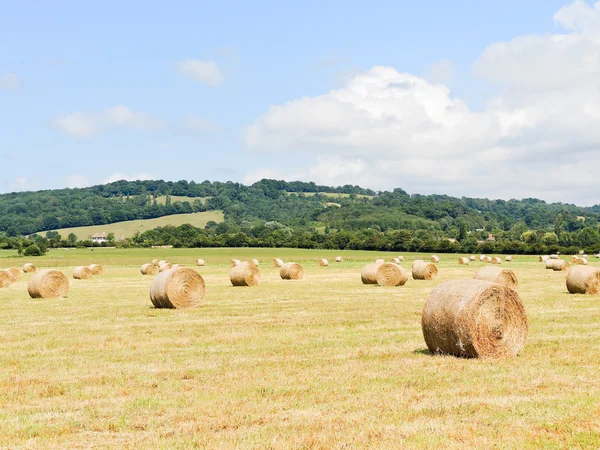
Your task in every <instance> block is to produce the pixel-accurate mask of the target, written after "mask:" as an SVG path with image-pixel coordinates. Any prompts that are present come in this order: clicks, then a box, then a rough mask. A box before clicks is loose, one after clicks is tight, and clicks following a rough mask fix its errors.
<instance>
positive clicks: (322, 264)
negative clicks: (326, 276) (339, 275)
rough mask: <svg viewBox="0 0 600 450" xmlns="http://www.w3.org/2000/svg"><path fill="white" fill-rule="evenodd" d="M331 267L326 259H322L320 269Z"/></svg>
mask: <svg viewBox="0 0 600 450" xmlns="http://www.w3.org/2000/svg"><path fill="white" fill-rule="evenodd" d="M328 265H329V261H327V260H326V259H325V258H321V259H319V266H320V267H325V266H328Z"/></svg>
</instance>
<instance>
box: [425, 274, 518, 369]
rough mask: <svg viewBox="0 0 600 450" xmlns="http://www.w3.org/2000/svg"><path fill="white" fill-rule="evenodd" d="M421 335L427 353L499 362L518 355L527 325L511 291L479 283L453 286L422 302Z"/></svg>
mask: <svg viewBox="0 0 600 450" xmlns="http://www.w3.org/2000/svg"><path fill="white" fill-rule="evenodd" d="M421 329H422V331H423V337H424V338H425V343H426V344H427V347H428V348H429V350H430V351H431V352H433V353H444V354H450V355H455V356H460V357H468V358H477V357H480V358H502V357H507V356H515V355H518V354H519V353H520V352H521V351H522V350H523V347H524V346H525V340H526V339H527V329H528V324H527V315H526V313H525V308H524V306H523V302H522V301H521V298H520V297H519V293H518V292H517V291H516V290H514V289H509V288H507V287H506V286H503V285H501V284H497V283H492V282H490V281H484V280H453V281H446V282H445V283H442V284H440V285H439V286H438V287H437V288H435V289H434V290H433V292H432V293H431V294H430V295H429V297H428V298H427V301H426V302H425V306H424V307H423V314H422V316H421Z"/></svg>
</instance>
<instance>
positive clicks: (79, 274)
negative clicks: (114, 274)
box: [73, 266, 92, 280]
mask: <svg viewBox="0 0 600 450" xmlns="http://www.w3.org/2000/svg"><path fill="white" fill-rule="evenodd" d="M73 278H75V279H76V280H89V279H90V278H92V271H91V269H90V268H89V267H86V266H77V267H75V269H73Z"/></svg>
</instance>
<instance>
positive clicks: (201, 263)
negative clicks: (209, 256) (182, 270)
mask: <svg viewBox="0 0 600 450" xmlns="http://www.w3.org/2000/svg"><path fill="white" fill-rule="evenodd" d="M196 265H197V266H203V265H204V260H203V259H197V260H196Z"/></svg>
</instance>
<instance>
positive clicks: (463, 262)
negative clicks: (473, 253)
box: [458, 258, 469, 266]
mask: <svg viewBox="0 0 600 450" xmlns="http://www.w3.org/2000/svg"><path fill="white" fill-rule="evenodd" d="M458 264H459V265H461V266H468V265H469V258H458Z"/></svg>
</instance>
